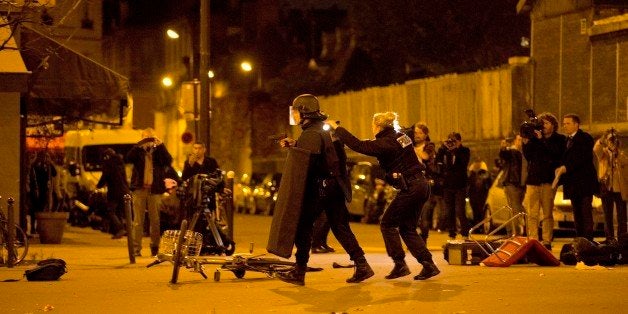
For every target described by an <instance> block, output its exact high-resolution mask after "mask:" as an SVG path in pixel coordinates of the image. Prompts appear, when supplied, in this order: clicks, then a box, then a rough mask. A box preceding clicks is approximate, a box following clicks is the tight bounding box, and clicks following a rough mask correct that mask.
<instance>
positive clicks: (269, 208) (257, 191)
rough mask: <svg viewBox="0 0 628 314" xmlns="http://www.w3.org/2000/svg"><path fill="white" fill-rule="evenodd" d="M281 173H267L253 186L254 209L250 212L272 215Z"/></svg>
mask: <svg viewBox="0 0 628 314" xmlns="http://www.w3.org/2000/svg"><path fill="white" fill-rule="evenodd" d="M280 183H281V173H268V174H266V175H265V176H264V177H263V178H262V180H261V181H260V182H259V183H258V184H256V185H255V186H254V187H253V200H254V202H253V203H254V205H255V206H254V207H255V209H254V211H253V212H252V214H265V215H272V214H273V213H274V211H275V203H276V202H277V192H278V191H279V184H280Z"/></svg>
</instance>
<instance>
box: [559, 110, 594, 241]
mask: <svg viewBox="0 0 628 314" xmlns="http://www.w3.org/2000/svg"><path fill="white" fill-rule="evenodd" d="M563 131H564V132H565V135H567V147H566V149H565V153H564V154H563V158H562V161H561V166H560V167H558V168H556V171H555V172H556V177H559V176H561V178H560V182H561V184H563V198H564V199H569V200H571V206H572V208H573V216H574V223H575V225H576V236H578V237H584V238H587V239H588V240H593V207H592V205H591V203H592V201H593V194H594V193H596V192H597V189H598V184H597V181H596V179H597V174H596V170H595V166H594V164H593V143H594V142H593V137H592V136H591V135H590V134H589V133H586V132H584V131H582V130H581V129H580V118H579V117H578V116H577V115H575V114H567V115H565V116H564V117H563Z"/></svg>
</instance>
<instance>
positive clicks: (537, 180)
mask: <svg viewBox="0 0 628 314" xmlns="http://www.w3.org/2000/svg"><path fill="white" fill-rule="evenodd" d="M538 121H539V122H541V123H542V125H543V129H541V130H535V131H534V136H531V137H529V138H528V137H524V138H523V139H522V142H523V157H525V159H526V161H527V162H528V167H527V170H528V171H527V172H528V175H527V178H526V195H525V200H524V203H525V204H526V206H527V207H526V212H527V219H528V223H527V229H528V230H527V235H528V237H530V238H532V239H535V240H541V241H543V245H544V246H545V247H546V248H547V249H551V248H552V238H553V236H554V216H553V214H552V211H553V209H554V198H555V197H556V190H555V189H554V188H553V187H552V182H553V181H554V176H555V175H554V171H555V170H556V168H558V166H560V160H561V158H562V157H563V153H564V152H565V148H566V147H565V143H566V137H565V136H564V135H562V134H559V133H558V120H557V119H556V117H555V116H554V115H553V114H551V113H549V112H543V113H541V114H540V115H539V116H538ZM541 210H542V212H543V217H542V219H539V215H540V212H541ZM539 223H541V226H542V234H541V236H542V239H541V238H539V231H538V227H539Z"/></svg>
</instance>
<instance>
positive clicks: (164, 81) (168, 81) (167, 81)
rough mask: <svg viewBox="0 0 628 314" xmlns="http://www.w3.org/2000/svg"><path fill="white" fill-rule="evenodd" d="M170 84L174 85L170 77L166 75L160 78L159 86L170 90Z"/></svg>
mask: <svg viewBox="0 0 628 314" xmlns="http://www.w3.org/2000/svg"><path fill="white" fill-rule="evenodd" d="M172 84H174V81H173V80H172V77H170V76H169V75H166V76H164V77H162V78H161V85H163V86H164V87H166V88H170V87H172Z"/></svg>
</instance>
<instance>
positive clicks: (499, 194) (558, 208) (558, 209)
mask: <svg viewBox="0 0 628 314" xmlns="http://www.w3.org/2000/svg"><path fill="white" fill-rule="evenodd" d="M502 175H503V171H500V172H499V173H498V174H497V177H496V178H495V180H494V181H493V184H492V185H491V188H490V189H489V191H488V198H487V199H486V204H485V205H484V217H485V218H486V217H489V216H490V218H489V219H487V220H486V222H485V223H484V232H489V231H490V230H493V228H495V227H497V226H499V225H501V224H503V223H504V222H505V221H507V220H508V219H509V218H510V217H511V216H510V215H511V213H510V211H508V210H501V209H502V208H503V207H504V206H506V205H508V202H507V201H506V194H505V192H504V188H503V186H501V185H500V184H499V181H500V179H501V177H502ZM552 214H553V216H554V230H570V231H572V230H575V226H574V220H573V209H572V207H571V202H570V201H569V200H563V188H562V186H559V187H558V190H557V191H556V196H555V197H554V209H553V211H552ZM593 222H594V229H595V230H596V231H600V230H602V231H603V230H604V211H603V210H602V200H600V198H598V197H597V196H594V197H593Z"/></svg>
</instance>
